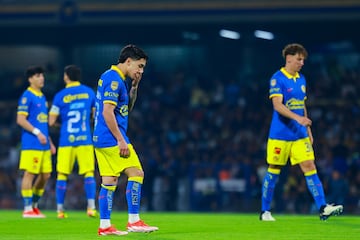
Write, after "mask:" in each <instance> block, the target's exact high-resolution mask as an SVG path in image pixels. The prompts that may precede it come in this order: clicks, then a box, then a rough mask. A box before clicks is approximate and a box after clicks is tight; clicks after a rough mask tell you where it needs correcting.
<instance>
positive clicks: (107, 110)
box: [102, 103, 130, 157]
mask: <svg viewBox="0 0 360 240" xmlns="http://www.w3.org/2000/svg"><path fill="white" fill-rule="evenodd" d="M114 110H115V105H113V104H111V103H104V107H103V112H102V114H103V117H104V120H105V123H106V125H107V127H108V128H109V130H110V132H111V133H112V135H113V136H114V137H115V139H116V141H117V144H118V147H119V154H120V156H122V157H128V156H129V153H130V152H129V148H128V146H127V143H126V141H125V139H124V137H123V135H122V134H121V132H120V129H119V127H118V125H117V121H116V118H115V114H114Z"/></svg>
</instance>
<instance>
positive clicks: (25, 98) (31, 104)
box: [17, 87, 50, 150]
mask: <svg viewBox="0 0 360 240" xmlns="http://www.w3.org/2000/svg"><path fill="white" fill-rule="evenodd" d="M17 114H23V115H25V116H26V117H27V120H28V121H29V122H30V123H31V125H33V126H34V127H35V128H38V129H39V130H40V131H41V132H42V134H44V136H45V137H49V127H48V107H47V102H46V98H45V96H44V95H43V94H42V92H38V91H36V90H35V89H33V88H31V87H28V88H27V89H26V90H25V91H24V93H23V94H22V95H21V97H20V99H19V102H18V108H17ZM21 149H22V150H49V149H50V144H49V141H47V143H46V144H41V143H40V142H39V140H38V139H37V136H35V135H34V134H32V133H31V132H29V131H26V130H25V129H22V134H21Z"/></svg>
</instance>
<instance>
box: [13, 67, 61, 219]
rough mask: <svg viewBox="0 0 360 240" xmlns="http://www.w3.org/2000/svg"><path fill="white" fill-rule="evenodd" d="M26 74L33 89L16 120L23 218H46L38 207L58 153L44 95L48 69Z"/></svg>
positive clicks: (23, 100)
mask: <svg viewBox="0 0 360 240" xmlns="http://www.w3.org/2000/svg"><path fill="white" fill-rule="evenodd" d="M25 75H26V78H27V80H28V81H29V84H30V86H29V87H28V88H27V89H26V90H25V92H24V93H23V94H22V95H21V97H20V99H19V103H18V109H17V119H16V122H17V124H18V125H19V126H20V127H21V128H22V135H21V153H20V164H19V169H20V170H23V171H24V175H23V177H22V182H21V195H22V197H23V200H24V212H23V217H24V218H44V217H45V215H44V214H42V213H41V212H40V210H39V208H38V201H39V199H40V197H41V196H42V195H43V193H44V188H45V185H46V183H47V181H48V179H49V178H50V174H51V172H52V164H51V153H53V154H55V152H56V149H55V146H54V145H53V144H52V142H51V139H50V137H49V130H48V107H47V102H46V98H45V96H44V95H43V93H42V92H41V89H42V88H43V87H44V82H45V78H44V69H43V68H42V67H40V66H31V67H29V68H28V69H27V70H26V73H25ZM34 180H35V182H34ZM33 182H34V184H33Z"/></svg>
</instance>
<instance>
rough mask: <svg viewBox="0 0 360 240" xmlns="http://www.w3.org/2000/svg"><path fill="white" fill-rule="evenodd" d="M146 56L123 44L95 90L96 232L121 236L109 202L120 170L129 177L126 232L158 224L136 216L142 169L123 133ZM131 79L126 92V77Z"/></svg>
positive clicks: (142, 52) (139, 197)
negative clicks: (112, 217) (97, 185)
mask: <svg viewBox="0 0 360 240" xmlns="http://www.w3.org/2000/svg"><path fill="white" fill-rule="evenodd" d="M147 59H148V56H147V55H146V53H145V52H144V51H143V50H142V49H140V48H138V47H137V46H134V45H127V46H125V47H124V48H123V49H122V50H121V52H120V56H119V60H118V63H117V64H116V65H113V66H111V68H110V69H108V70H107V71H105V72H104V73H103V74H102V75H101V77H100V79H99V81H98V88H97V93H96V114H95V128H94V136H93V141H94V146H95V154H96V158H97V161H98V166H99V171H100V175H101V177H102V184H101V189H100V193H99V211H100V226H99V229H98V234H99V235H124V234H127V232H124V231H119V230H117V229H116V228H115V227H114V226H112V225H111V222H110V216H111V211H112V201H113V195H114V191H115V189H116V186H117V183H118V178H119V176H120V174H121V173H125V174H126V175H127V177H128V183H127V187H126V200H127V204H128V224H127V230H128V231H129V232H152V231H156V230H158V228H157V227H153V226H148V225H147V224H145V223H144V222H143V221H142V220H141V219H140V217H139V211H140V200H141V187H142V183H143V179H144V172H143V169H142V166H141V163H140V160H139V158H138V155H137V154H136V151H135V150H134V148H133V146H132V144H131V143H130V141H129V138H128V136H127V135H126V132H127V127H128V114H129V111H131V110H132V108H133V107H134V103H135V100H136V97H137V89H138V86H139V82H140V79H141V77H142V74H143V72H144V67H145V65H146V62H147ZM127 77H129V78H130V79H131V89H130V90H129V91H128V88H127V82H126V78H127Z"/></svg>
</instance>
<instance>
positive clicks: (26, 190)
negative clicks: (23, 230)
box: [19, 150, 52, 218]
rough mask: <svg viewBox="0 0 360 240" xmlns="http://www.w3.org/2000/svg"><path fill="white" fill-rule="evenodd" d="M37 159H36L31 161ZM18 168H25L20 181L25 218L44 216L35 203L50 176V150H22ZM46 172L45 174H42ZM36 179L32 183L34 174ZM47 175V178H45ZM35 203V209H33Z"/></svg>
mask: <svg viewBox="0 0 360 240" xmlns="http://www.w3.org/2000/svg"><path fill="white" fill-rule="evenodd" d="M33 159H37V161H33ZM19 169H20V170H25V172H24V176H23V179H22V183H21V195H22V197H23V199H24V212H23V217H25V218H43V217H45V216H44V215H43V214H41V213H40V211H39V210H38V208H37V203H38V200H39V199H40V197H41V196H42V194H43V192H44V186H45V183H46V181H47V179H48V178H49V177H50V172H51V170H52V167H51V153H50V151H38V150H23V151H21V155H20V165H19ZM43 174H47V175H43ZM36 175H37V177H36V181H35V183H34V185H33V181H34V178H35V176H36ZM46 177H47V178H46ZM34 205H35V207H36V208H35V209H34Z"/></svg>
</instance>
